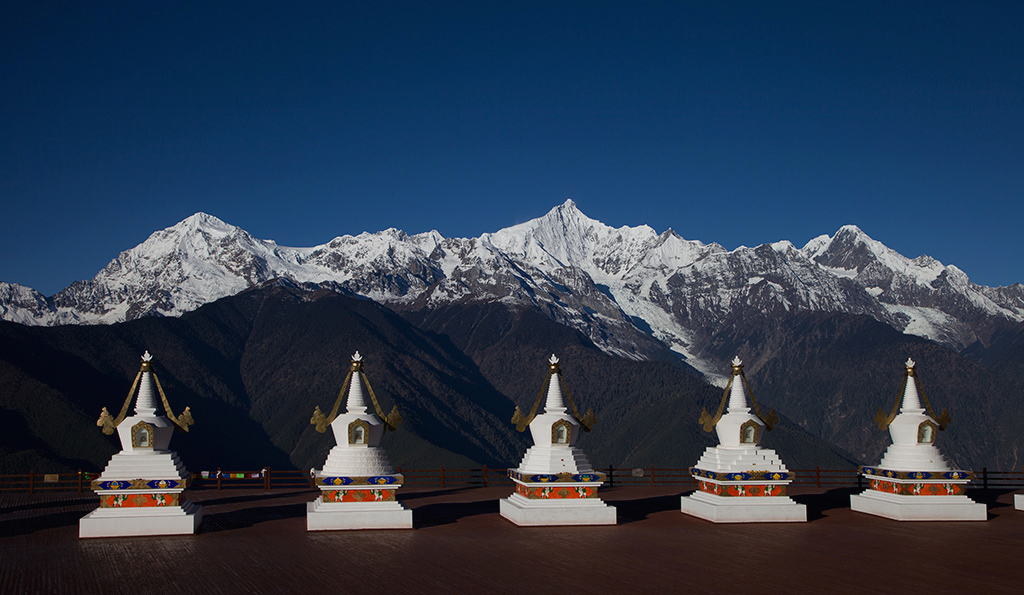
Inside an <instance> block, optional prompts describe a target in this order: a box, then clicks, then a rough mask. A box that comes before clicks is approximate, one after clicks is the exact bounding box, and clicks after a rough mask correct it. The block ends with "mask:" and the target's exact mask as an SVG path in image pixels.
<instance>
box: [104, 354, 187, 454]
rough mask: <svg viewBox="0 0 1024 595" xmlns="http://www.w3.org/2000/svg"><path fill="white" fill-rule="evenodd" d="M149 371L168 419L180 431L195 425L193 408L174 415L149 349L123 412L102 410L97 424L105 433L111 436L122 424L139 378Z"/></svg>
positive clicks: (143, 356)
mask: <svg viewBox="0 0 1024 595" xmlns="http://www.w3.org/2000/svg"><path fill="white" fill-rule="evenodd" d="M145 373H149V374H152V376H153V382H154V383H155V384H156V390H157V392H158V393H159V394H160V401H161V402H162V403H163V405H164V413H165V414H166V417H167V419H168V421H170V422H171V423H172V424H174V427H175V428H176V429H177V431H178V432H179V433H184V432H187V431H188V428H189V426H191V425H194V424H195V423H196V422H195V420H193V419H192V410H191V409H189V408H188V407H185V410H184V411H182V412H181V415H174V412H173V411H172V410H171V404H170V403H169V402H168V401H167V395H166V394H165V393H164V389H163V387H162V386H161V385H160V379H159V378H158V377H157V375H156V372H154V371H153V356H152V355H150V354H149V351H147V352H145V353H144V354H142V364H141V365H140V366H139V371H138V373H137V374H135V380H134V381H133V382H132V387H131V388H130V389H129V390H128V396H127V397H125V399H124V405H122V406H121V412H120V413H118V415H117V417H116V418H114V417H111V416H110V412H109V411H107V408H106V407H103V408H102V410H100V418H99V419H98V420H96V425H97V426H99V427H100V428H102V429H103V433H104V434H106V435H108V436H110V435H111V434H113V433H114V430H115V429H116V428H117V426H119V425H121V422H122V421H124V418H125V415H126V414H127V413H128V407H129V405H131V404H132V397H134V396H135V389H136V388H138V386H139V379H140V378H142V376H143V374H145Z"/></svg>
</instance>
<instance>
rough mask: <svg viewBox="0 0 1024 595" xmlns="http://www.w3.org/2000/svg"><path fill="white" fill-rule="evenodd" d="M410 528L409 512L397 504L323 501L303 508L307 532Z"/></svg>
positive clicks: (410, 518) (410, 514) (319, 500)
mask: <svg viewBox="0 0 1024 595" xmlns="http://www.w3.org/2000/svg"><path fill="white" fill-rule="evenodd" d="M350 529H412V511H411V510H409V509H408V508H406V507H404V506H402V505H401V504H399V503H398V502H395V501H393V500H392V501H388V502H324V501H323V500H321V499H320V498H317V499H316V500H314V501H312V502H310V503H309V504H307V505H306V530H307V531H345V530H350Z"/></svg>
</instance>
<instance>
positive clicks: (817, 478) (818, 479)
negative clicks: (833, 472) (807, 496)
mask: <svg viewBox="0 0 1024 595" xmlns="http://www.w3.org/2000/svg"><path fill="white" fill-rule="evenodd" d="M814 478H815V481H816V482H817V484H818V487H819V488H820V487H821V467H815V468H814Z"/></svg>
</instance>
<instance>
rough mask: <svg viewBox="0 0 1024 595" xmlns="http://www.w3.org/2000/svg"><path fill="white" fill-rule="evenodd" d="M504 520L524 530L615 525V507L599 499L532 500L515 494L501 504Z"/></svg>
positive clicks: (616, 521) (616, 516) (616, 519)
mask: <svg viewBox="0 0 1024 595" xmlns="http://www.w3.org/2000/svg"><path fill="white" fill-rule="evenodd" d="M499 509H500V511H501V516H503V517H505V518H506V519H508V520H509V521H512V522H513V523H515V524H517V525H519V526H521V527H543V526H558V525H615V524H617V523H618V514H617V512H616V510H615V507H613V506H609V505H608V504H605V503H604V502H603V501H602V500H600V499H599V498H578V499H533V498H524V497H523V496H521V495H519V494H512V495H511V496H509V497H508V498H504V499H502V500H500V502H499Z"/></svg>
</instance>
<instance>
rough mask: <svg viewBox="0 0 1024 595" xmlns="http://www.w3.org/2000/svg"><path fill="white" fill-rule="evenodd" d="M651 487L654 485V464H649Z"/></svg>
mask: <svg viewBox="0 0 1024 595" xmlns="http://www.w3.org/2000/svg"><path fill="white" fill-rule="evenodd" d="M651 487H652V488H653V487H654V465H651Z"/></svg>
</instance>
